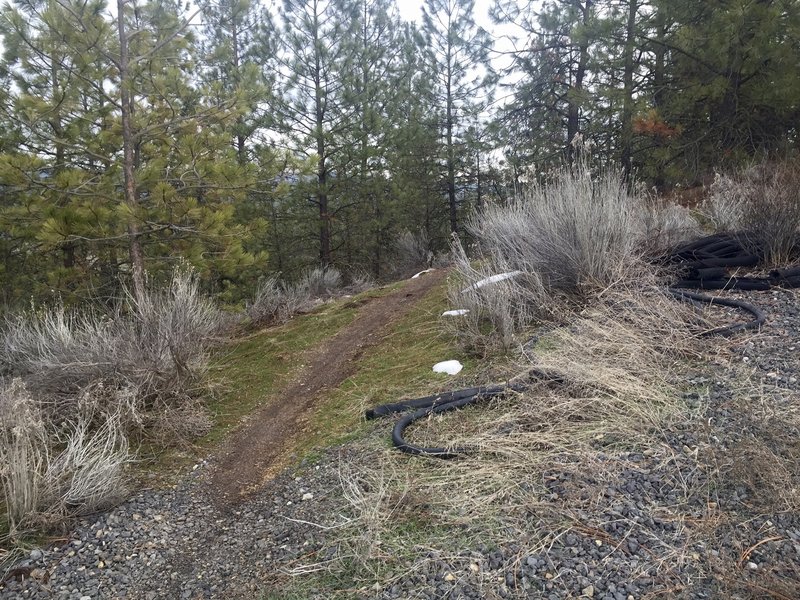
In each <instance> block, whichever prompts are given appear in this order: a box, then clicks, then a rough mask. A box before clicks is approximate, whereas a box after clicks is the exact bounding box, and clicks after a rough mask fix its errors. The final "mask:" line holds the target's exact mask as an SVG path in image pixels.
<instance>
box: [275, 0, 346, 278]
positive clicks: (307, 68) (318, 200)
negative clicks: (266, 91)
mask: <svg viewBox="0 0 800 600" xmlns="http://www.w3.org/2000/svg"><path fill="white" fill-rule="evenodd" d="M354 13H355V11H354V6H352V5H351V6H349V7H346V6H344V5H342V4H341V3H338V2H334V1H331V0H284V3H283V7H282V9H281V21H282V22H283V31H282V34H281V36H280V39H281V47H280V48H279V50H278V55H277V58H276V63H275V66H276V70H277V71H278V74H279V79H278V82H277V83H276V89H277V91H278V93H277V94H276V103H275V107H274V117H275V122H274V126H275V128H276V129H277V131H278V132H279V133H280V134H282V135H283V136H284V137H285V139H286V141H287V143H288V144H289V146H290V147H291V149H292V150H293V151H294V152H296V153H297V154H299V155H305V156H307V157H313V159H314V161H315V163H316V169H315V180H314V182H313V185H311V186H310V189H309V185H308V182H307V181H306V180H305V178H303V179H302V180H301V181H300V182H299V183H300V185H298V189H297V192H298V195H299V197H300V198H303V197H305V198H306V199H307V200H308V201H309V202H310V203H311V204H312V205H314V206H315V207H316V210H317V221H318V222H317V240H318V250H319V255H318V256H319V263H320V264H321V265H323V266H326V265H330V264H332V263H333V258H334V254H333V252H334V247H333V229H332V222H333V219H334V218H335V217H336V213H338V212H340V210H341V207H340V206H336V205H335V202H336V199H337V197H336V195H335V187H336V185H337V184H338V181H339V180H340V178H341V176H342V173H340V172H337V170H336V162H337V161H338V160H339V159H340V157H341V154H342V144H341V142H340V140H341V139H342V138H343V137H346V132H347V131H348V130H349V129H351V128H352V126H353V115H352V112H348V111H347V110H346V107H345V105H344V102H343V88H344V82H343V78H342V76H341V71H340V68H341V67H342V66H343V65H346V64H349V63H350V60H349V58H348V52H349V51H351V49H352V46H351V45H350V44H348V43H347V41H348V39H350V38H351V36H352V32H353V24H354V23H355V21H356V18H355V14H354ZM268 68H269V67H268ZM306 191H307V192H308V194H307V195H306V193H305V192H306Z"/></svg>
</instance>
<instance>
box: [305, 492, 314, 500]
mask: <svg viewBox="0 0 800 600" xmlns="http://www.w3.org/2000/svg"><path fill="white" fill-rule="evenodd" d="M313 497H314V494H312V493H311V492H306V493H305V494H303V500H311V499H312V498H313Z"/></svg>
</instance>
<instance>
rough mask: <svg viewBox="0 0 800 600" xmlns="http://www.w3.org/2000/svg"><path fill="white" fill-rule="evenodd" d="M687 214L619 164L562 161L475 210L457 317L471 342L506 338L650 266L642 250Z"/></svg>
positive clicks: (669, 235) (458, 252) (461, 256)
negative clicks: (628, 179) (514, 194)
mask: <svg viewBox="0 0 800 600" xmlns="http://www.w3.org/2000/svg"><path fill="white" fill-rule="evenodd" d="M683 217H685V215H683V214H682V213H680V212H679V211H678V209H674V210H673V209H670V208H669V207H667V206H666V205H663V206H662V205H656V204H655V203H653V202H651V201H649V200H648V199H647V198H646V197H645V196H644V195H643V194H641V192H634V193H629V192H628V191H627V189H626V186H625V185H624V184H623V182H622V179H621V178H620V176H619V175H618V174H617V173H616V172H614V171H608V170H607V171H603V172H601V173H600V174H599V175H598V176H595V177H593V176H592V174H591V173H590V170H589V168H588V165H587V164H586V163H581V164H580V165H578V167H576V168H575V169H574V170H571V171H570V170H567V169H562V170H561V171H558V172H557V173H556V174H555V175H554V177H553V178H552V180H551V181H550V182H549V183H548V184H534V185H533V186H532V187H531V188H529V189H528V190H527V191H526V192H525V193H524V194H523V195H522V196H520V197H519V198H518V199H516V200H514V201H512V202H510V203H509V204H507V205H489V206H487V207H486V208H485V210H484V211H483V212H482V213H480V214H478V215H476V216H475V217H473V219H472V221H471V222H470V223H468V228H469V230H470V232H471V233H472V235H473V236H474V237H475V239H476V240H477V243H476V248H475V249H474V252H473V257H472V258H473V262H470V260H469V259H468V258H467V256H466V252H465V251H464V249H463V248H462V246H461V244H460V242H459V241H458V240H457V239H456V240H454V243H453V247H452V254H453V256H454V262H455V270H456V272H457V273H458V275H459V276H458V277H457V278H456V280H455V282H454V284H453V285H452V287H451V289H450V301H451V302H452V304H453V306H454V307H456V308H468V309H470V313H469V315H468V317H467V318H464V319H460V320H458V321H453V323H454V324H455V325H456V326H457V327H460V329H461V331H460V336H461V338H462V340H465V341H467V346H468V347H472V348H480V347H481V346H483V347H487V346H489V345H491V343H492V338H495V341H499V343H500V345H502V346H503V347H508V346H509V345H511V343H513V341H514V337H515V335H516V334H518V333H519V332H520V331H521V330H522V329H524V327H525V326H526V325H527V324H529V323H530V322H531V321H532V320H537V319H538V320H543V319H552V318H553V317H554V315H563V314H564V313H565V309H566V312H569V311H570V310H571V309H572V307H575V306H579V305H582V304H583V303H584V302H585V301H586V300H588V299H589V298H590V297H591V296H592V295H595V294H597V293H599V292H600V291H602V290H603V289H605V288H607V287H608V286H611V285H613V284H615V283H616V282H619V281H624V280H628V279H635V278H637V277H639V276H640V274H641V273H646V272H647V268H646V267H645V266H644V264H643V261H642V260H641V259H642V256H643V254H644V253H645V252H646V251H648V250H649V251H652V248H653V247H654V246H658V247H660V246H662V244H667V243H669V242H668V240H672V239H676V238H678V237H681V236H682V235H685V234H684V233H681V232H680V229H682V228H683V227H685V226H688V222H687V221H686V219H684V218H683ZM656 238H658V239H657V240H656ZM645 240H648V241H649V242H651V244H650V247H649V248H648V246H647V244H645ZM516 271H519V272H520V275H518V276H517V277H514V278H513V280H506V281H503V282H502V283H498V284H492V285H491V286H485V287H482V288H480V289H477V288H475V283H476V282H477V281H478V280H480V279H481V278H483V277H486V276H487V275H492V274H498V273H504V272H516ZM462 289H463V290H464V291H463V292H462Z"/></svg>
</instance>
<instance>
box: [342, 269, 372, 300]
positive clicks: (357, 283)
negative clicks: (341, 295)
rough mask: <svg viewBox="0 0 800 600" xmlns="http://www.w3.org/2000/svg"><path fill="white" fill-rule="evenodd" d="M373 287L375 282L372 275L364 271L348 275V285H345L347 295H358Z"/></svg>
mask: <svg viewBox="0 0 800 600" xmlns="http://www.w3.org/2000/svg"><path fill="white" fill-rule="evenodd" d="M373 287H375V280H374V279H373V278H372V275H370V274H369V273H367V272H365V271H361V272H357V273H353V274H352V275H350V283H349V284H348V285H347V293H348V294H360V293H361V292H366V291H367V290H369V289H372V288H373Z"/></svg>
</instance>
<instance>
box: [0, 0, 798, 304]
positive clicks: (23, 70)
mask: <svg viewBox="0 0 800 600" xmlns="http://www.w3.org/2000/svg"><path fill="white" fill-rule="evenodd" d="M473 12H474V7H473V3H472V2H470V1H469V0H426V2H425V6H424V13H423V18H422V19H421V21H420V23H419V24H417V23H415V22H410V21H404V20H403V19H401V18H400V16H399V12H398V9H397V5H396V4H395V2H394V1H393V0H285V1H284V2H283V4H282V5H281V6H280V7H278V8H275V9H270V8H267V7H266V6H265V5H263V4H260V3H259V1H258V0H215V1H203V2H199V3H198V4H197V6H196V7H191V9H190V8H189V7H187V6H183V5H181V4H180V3H179V2H175V1H174V0H150V1H144V0H116V3H115V4H114V5H113V6H109V5H108V4H107V3H106V2H104V1H98V0H16V1H14V2H11V3H8V4H6V5H5V6H4V8H3V9H2V14H0V35H2V42H3V50H4V54H3V58H2V63H1V64H0V96H2V98H0V109H1V110H0V281H2V283H3V286H2V298H0V305H2V306H4V307H5V308H11V307H17V306H20V305H22V306H24V305H27V304H29V303H30V302H31V301H34V302H37V303H38V302H43V301H48V300H54V299H55V300H60V301H63V302H65V303H67V304H73V303H76V302H81V301H84V300H86V299H92V300H97V299H100V300H103V299H113V298H116V297H118V296H119V294H120V289H121V287H120V286H121V285H129V286H130V288H131V289H132V290H133V293H134V295H139V294H140V293H141V292H142V290H143V289H144V288H145V286H146V285H147V280H148V279H151V280H153V281H156V282H158V281H161V280H165V279H166V278H168V277H169V276H170V274H171V273H172V271H173V269H174V267H175V266H176V265H178V264H181V263H185V264H187V266H191V267H192V268H193V269H194V270H195V271H196V272H197V273H198V275H199V279H200V282H201V285H202V286H203V288H204V289H205V290H206V291H208V292H210V293H212V294H213V295H215V296H216V298H217V299H219V300H220V301H222V302H224V303H228V304H237V303H241V302H243V301H244V299H246V298H248V297H249V296H250V295H252V293H253V290H254V288H255V287H256V285H257V284H258V282H259V280H263V278H264V277H267V276H270V275H276V274H279V275H280V276H281V277H283V278H285V279H287V280H291V279H293V278H296V277H297V276H298V275H299V274H300V273H301V272H302V271H303V270H304V269H306V268H308V267H310V266H323V267H336V268H337V269H339V270H340V271H342V272H344V273H345V274H346V275H347V274H350V275H352V274H356V273H370V274H372V276H374V277H378V278H383V277H388V276H390V275H391V274H392V273H393V272H394V271H395V270H396V269H397V267H398V264H399V258H398V250H397V249H398V244H400V245H402V244H403V243H407V242H408V241H409V239H410V240H412V242H413V243H415V244H417V245H422V246H423V247H424V248H425V249H426V250H427V251H430V252H433V253H436V252H439V251H444V250H446V249H447V248H448V246H449V242H450V236H451V235H452V234H456V235H459V236H461V238H462V240H467V238H468V236H469V232H468V230H467V229H466V228H465V223H467V222H468V220H469V217H470V215H471V214H473V213H475V212H476V211H481V210H482V207H483V206H485V205H486V204H487V203H503V202H505V201H506V200H507V199H509V198H510V197H512V196H513V195H514V194H515V192H516V191H517V190H518V189H519V188H520V186H524V185H525V183H526V182H530V181H532V180H535V179H541V178H545V177H546V176H547V175H546V174H547V173H548V170H549V169H550V168H551V167H553V166H555V165H561V164H570V163H571V162H572V161H573V160H575V158H576V156H575V155H576V152H578V150H577V149H578V148H581V150H580V151H582V152H587V153H589V154H591V157H592V159H593V160H594V161H596V164H599V165H605V166H615V167H617V168H618V169H619V170H620V172H621V173H622V176H623V177H625V178H626V179H628V180H629V181H634V180H635V181H636V182H637V183H638V184H639V185H644V186H647V187H649V188H653V189H655V190H657V191H659V192H661V193H665V192H669V191H671V190H674V189H675V188H676V187H679V188H682V187H687V186H693V185H697V184H701V183H708V182H709V181H711V179H712V178H713V176H714V173H715V172H717V171H723V170H730V169H736V168H738V167H741V166H743V165H746V164H749V163H750V162H753V161H758V160H762V159H764V158H770V157H787V156H790V155H792V154H793V153H794V152H795V151H796V150H797V146H798V135H799V133H798V117H800V75H798V74H799V73H800V2H797V1H796V0H708V1H705V2H696V1H692V0H546V1H544V2H538V1H537V2H514V1H509V0H497V1H496V2H495V3H494V5H493V6H492V9H491V11H490V14H491V17H492V19H493V20H494V21H495V22H496V23H497V24H499V25H502V24H513V25H514V28H515V31H517V32H519V37H518V38H517V39H516V40H514V43H513V46H512V45H510V44H509V43H508V42H507V41H506V42H504V43H503V44H497V43H496V42H497V40H493V39H492V37H491V36H490V35H489V33H487V32H486V31H485V30H483V29H482V28H481V27H479V26H478V25H476V23H475V20H474V18H473ZM196 23H202V25H201V26H197V25H196ZM499 53H502V54H503V56H504V57H505V58H506V59H507V64H508V65H509V66H508V68H507V69H506V70H504V72H495V71H494V70H493V68H492V64H497V62H496V61H494V62H493V61H492V60H491V59H492V57H497V56H498V54H499ZM404 239H405V242H403V240H404Z"/></svg>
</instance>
